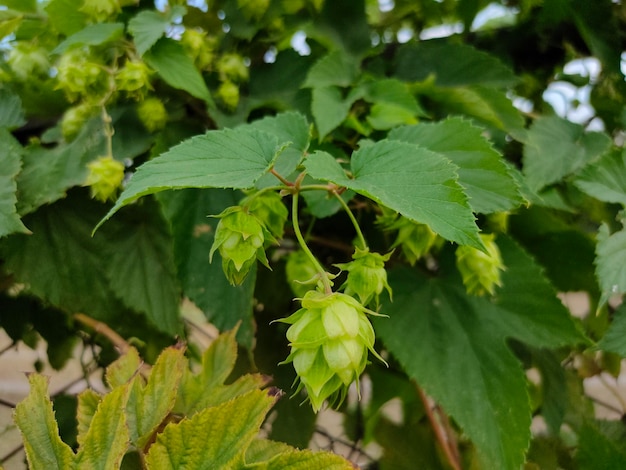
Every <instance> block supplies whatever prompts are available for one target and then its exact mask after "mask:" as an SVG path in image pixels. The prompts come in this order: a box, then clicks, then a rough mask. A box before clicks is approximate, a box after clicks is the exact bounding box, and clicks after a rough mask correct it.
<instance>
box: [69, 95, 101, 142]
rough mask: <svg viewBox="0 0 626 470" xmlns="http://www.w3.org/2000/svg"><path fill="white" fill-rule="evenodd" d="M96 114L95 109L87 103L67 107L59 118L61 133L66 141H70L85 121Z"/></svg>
mask: <svg viewBox="0 0 626 470" xmlns="http://www.w3.org/2000/svg"><path fill="white" fill-rule="evenodd" d="M95 114H96V110H95V108H94V107H93V106H91V105H90V104H89V103H82V104H79V105H78V106H73V107H71V108H68V109H67V110H66V111H65V113H64V114H63V119H62V120H61V133H62V134H63V138H64V139H65V140H66V141H67V142H71V141H72V140H74V138H76V136H77V135H78V134H79V133H80V130H81V129H82V128H83V126H84V125H85V123H86V122H87V121H88V120H89V118H91V117H92V116H94V115H95Z"/></svg>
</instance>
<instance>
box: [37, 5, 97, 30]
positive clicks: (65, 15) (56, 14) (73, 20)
mask: <svg viewBox="0 0 626 470" xmlns="http://www.w3.org/2000/svg"><path fill="white" fill-rule="evenodd" d="M44 10H46V13H48V19H49V20H50V24H51V26H52V27H53V28H54V29H56V30H57V31H58V32H59V33H61V34H65V35H66V36H70V35H72V34H74V33H76V32H78V31H80V30H81V29H83V28H84V27H85V24H86V22H87V15H86V14H85V13H83V12H82V11H81V10H80V8H77V5H76V2H75V0H52V1H51V2H50V3H48V4H47V5H46V6H45V8H44Z"/></svg>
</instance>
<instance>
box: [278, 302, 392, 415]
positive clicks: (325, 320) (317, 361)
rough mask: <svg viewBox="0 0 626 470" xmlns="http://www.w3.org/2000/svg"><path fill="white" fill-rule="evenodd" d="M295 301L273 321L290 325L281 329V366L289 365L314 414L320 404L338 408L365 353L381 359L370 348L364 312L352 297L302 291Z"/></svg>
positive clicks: (362, 364)
mask: <svg viewBox="0 0 626 470" xmlns="http://www.w3.org/2000/svg"><path fill="white" fill-rule="evenodd" d="M301 301H302V308H301V309H300V310H298V311H297V312H295V313H294V314H293V315H291V316H289V317H287V318H284V319H282V320H279V321H281V322H283V323H288V324H290V325H291V326H290V327H289V329H288V330H287V339H288V340H289V343H290V346H291V353H290V354H289V357H287V359H286V360H285V361H284V362H282V364H286V363H289V362H292V363H293V366H294V369H295V370H296V373H297V374H298V379H299V380H300V386H299V387H298V390H300V389H301V388H302V387H304V388H305V389H306V391H307V394H308V397H309V400H310V402H311V406H312V407H313V410H314V411H315V412H317V411H319V410H320V409H321V407H322V405H323V404H324V401H326V400H328V401H329V402H330V403H331V405H332V404H340V403H341V402H342V401H343V400H344V399H345V397H346V393H347V391H348V387H349V386H350V385H351V384H352V383H353V382H355V381H356V383H357V387H358V383H359V382H358V381H359V377H360V375H361V374H362V373H363V370H364V369H365V366H366V365H367V352H368V351H370V352H371V353H372V354H373V355H374V356H376V357H377V358H378V359H380V360H381V361H383V362H385V361H384V360H383V359H382V358H381V357H380V356H379V355H378V353H377V352H376V351H375V350H374V341H375V336H374V329H373V328H372V324H371V323H370V321H369V319H368V318H367V315H366V312H369V311H368V310H367V309H366V308H365V307H363V305H361V304H360V303H359V302H358V301H357V300H356V299H354V298H353V297H351V296H349V295H347V294H342V293H339V292H335V293H332V294H324V293H322V292H319V291H308V292H307V293H306V295H305V296H304V297H303V298H302V300H301ZM370 313H373V312H370Z"/></svg>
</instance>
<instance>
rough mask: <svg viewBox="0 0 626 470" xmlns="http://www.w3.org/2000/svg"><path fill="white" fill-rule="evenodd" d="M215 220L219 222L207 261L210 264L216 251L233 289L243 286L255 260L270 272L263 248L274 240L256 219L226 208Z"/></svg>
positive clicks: (236, 208)
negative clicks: (235, 286) (266, 243)
mask: <svg viewBox="0 0 626 470" xmlns="http://www.w3.org/2000/svg"><path fill="white" fill-rule="evenodd" d="M215 217H219V218H220V221H219V223H218V224H217V229H216V230H215V240H214V241H213V246H212V247H211V252H210V253H209V260H210V261H212V260H213V253H215V251H216V250H219V252H220V255H221V257H222V269H223V270H224V274H225V275H226V278H227V279H228V281H229V282H230V283H231V284H232V285H240V284H241V283H243V281H244V280H245V278H246V276H247V275H248V273H249V272H250V269H251V268H252V266H254V263H255V262H256V260H259V261H260V262H261V263H263V265H264V266H266V267H267V268H268V269H269V267H270V266H269V263H268V261H267V257H266V255H265V249H264V248H263V244H264V243H265V240H273V238H272V236H271V234H270V233H269V232H268V231H267V229H266V228H265V227H264V226H263V223H262V222H261V221H260V220H259V219H258V218H257V217H255V216H254V215H252V214H250V213H249V212H248V211H246V210H245V209H244V208H243V207H241V206H233V207H229V208H228V209H226V210H225V211H223V212H222V213H221V214H219V215H216V216H215Z"/></svg>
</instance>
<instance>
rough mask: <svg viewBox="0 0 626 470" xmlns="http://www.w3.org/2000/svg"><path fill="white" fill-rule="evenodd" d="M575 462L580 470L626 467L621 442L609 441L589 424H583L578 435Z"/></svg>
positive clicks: (625, 453)
mask: <svg viewBox="0 0 626 470" xmlns="http://www.w3.org/2000/svg"><path fill="white" fill-rule="evenodd" d="M578 441H579V446H578V452H577V453H576V461H577V463H578V467H577V468H578V469H580V470H614V469H617V468H625V467H626V451H625V450H624V445H623V442H615V441H613V440H610V439H609V438H608V437H607V436H606V435H605V434H603V433H602V432H600V430H599V429H598V428H597V427H596V426H595V425H593V424H591V423H585V425H584V426H583V428H582V430H581V431H580V434H579V439H578Z"/></svg>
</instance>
